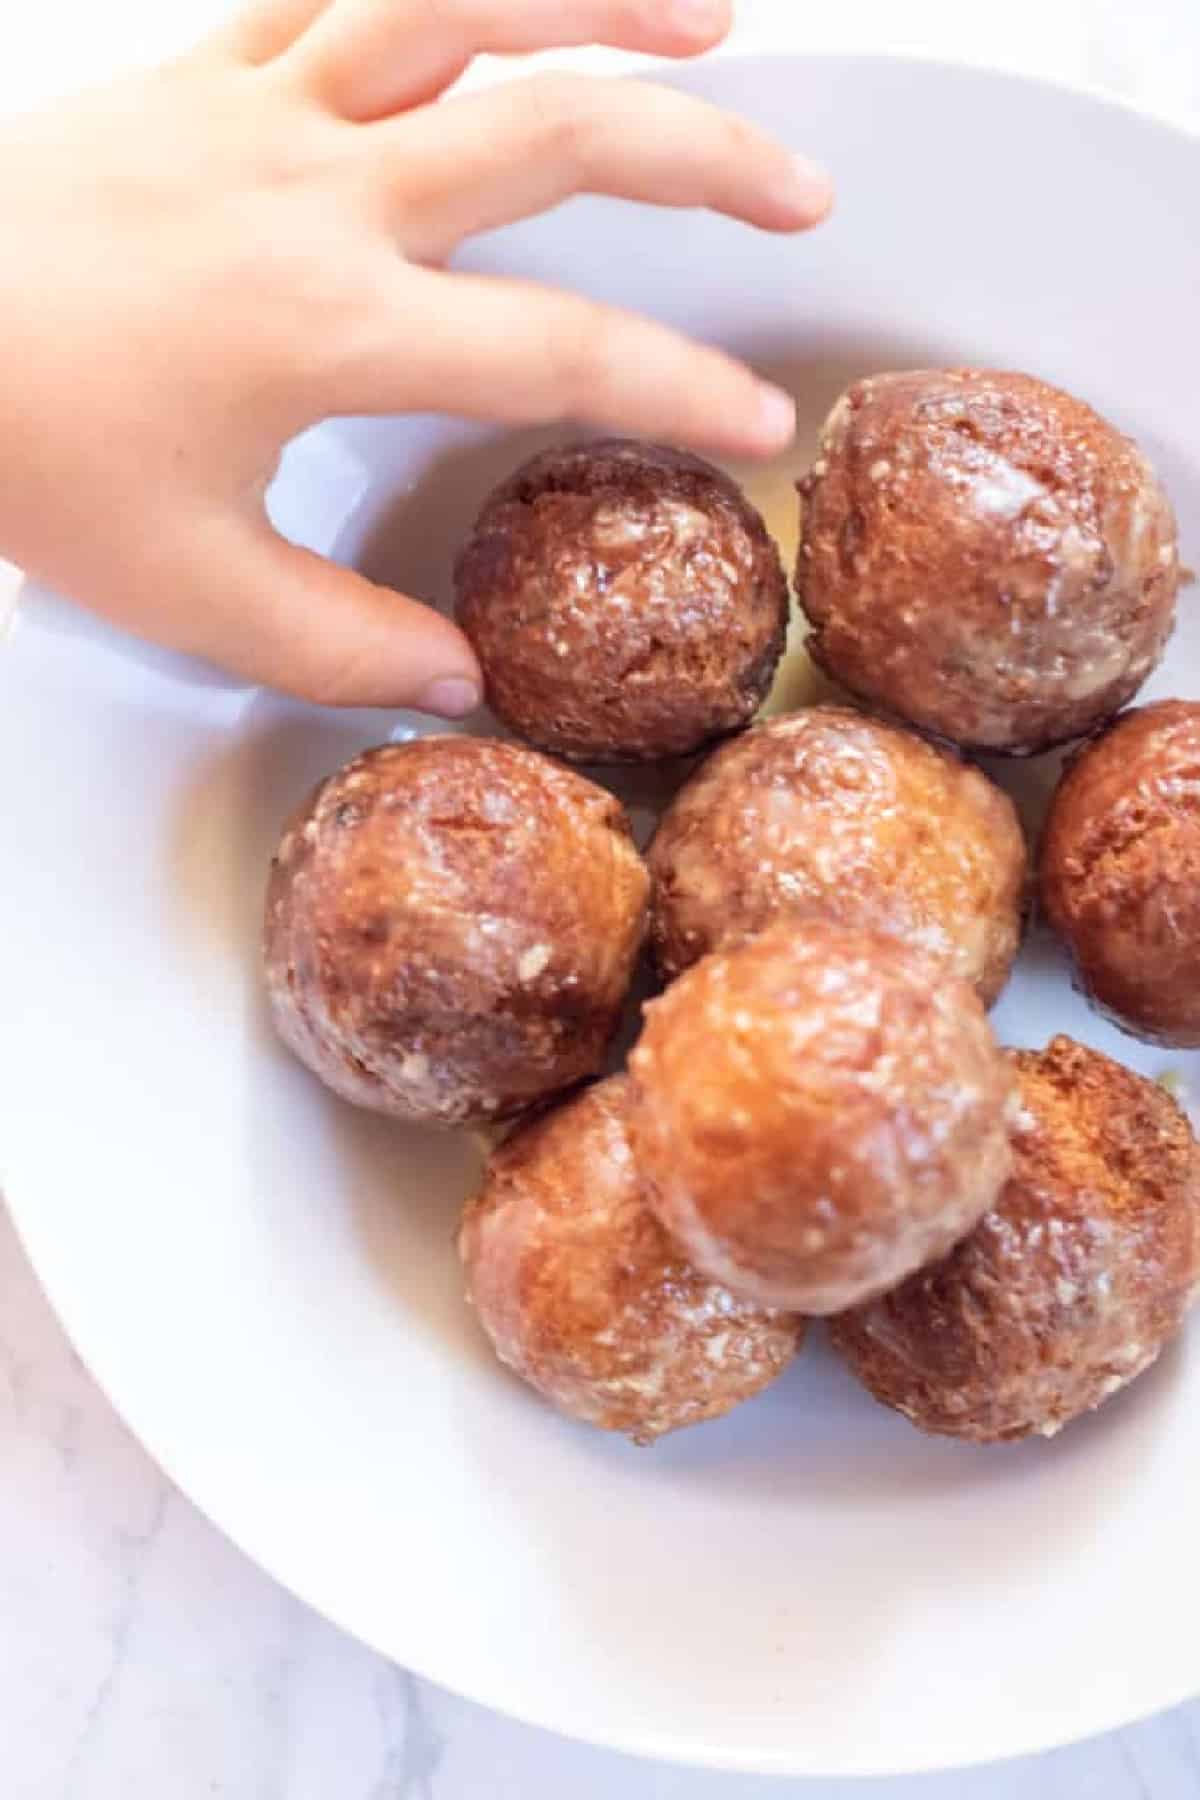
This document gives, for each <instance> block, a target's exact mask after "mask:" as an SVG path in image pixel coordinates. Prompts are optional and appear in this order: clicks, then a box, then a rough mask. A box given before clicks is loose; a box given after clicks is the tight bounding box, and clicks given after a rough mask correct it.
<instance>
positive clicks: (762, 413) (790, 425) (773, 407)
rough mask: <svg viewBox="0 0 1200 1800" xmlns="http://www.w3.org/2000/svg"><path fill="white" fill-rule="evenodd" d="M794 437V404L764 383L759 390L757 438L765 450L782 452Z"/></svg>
mask: <svg viewBox="0 0 1200 1800" xmlns="http://www.w3.org/2000/svg"><path fill="white" fill-rule="evenodd" d="M795 435H796V402H795V401H794V400H793V399H792V396H791V395H790V394H786V393H784V391H783V389H782V388H777V387H772V386H771V384H770V383H769V382H766V381H764V382H763V384H762V386H761V387H760V388H759V403H758V436H759V440H760V442H761V443H762V444H763V445H764V447H765V448H767V449H771V450H782V449H784V448H785V447H786V446H787V445H788V444H790V443H791V441H792V439H793V438H794V437H795Z"/></svg>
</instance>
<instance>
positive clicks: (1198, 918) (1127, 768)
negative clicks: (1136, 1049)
mask: <svg viewBox="0 0 1200 1800" xmlns="http://www.w3.org/2000/svg"><path fill="white" fill-rule="evenodd" d="M1040 885H1041V902H1042V909H1043V911H1044V912H1045V914H1046V917H1047V919H1048V920H1049V922H1050V924H1051V925H1052V926H1053V927H1054V929H1055V930H1056V931H1057V932H1058V933H1059V934H1060V935H1061V937H1062V938H1063V940H1064V942H1065V943H1066V945H1067V947H1068V949H1069V950H1070V952H1071V955H1072V957H1073V959H1074V962H1075V966H1076V969H1077V971H1078V975H1079V980H1080V983H1081V985H1082V987H1083V988H1084V990H1085V991H1086V992H1087V993H1088V994H1089V995H1090V996H1091V998H1092V999H1093V1000H1094V1001H1095V1003H1096V1004H1097V1005H1098V1006H1100V1007H1101V1008H1102V1009H1103V1010H1104V1011H1105V1012H1107V1013H1108V1014H1109V1015H1110V1016H1111V1017H1112V1018H1113V1019H1115V1021H1116V1022H1117V1024H1119V1025H1121V1026H1123V1027H1124V1028H1125V1030H1126V1031H1129V1032H1132V1033H1133V1034H1134V1035H1135V1036H1137V1037H1141V1038H1147V1039H1149V1040H1150V1041H1152V1042H1154V1043H1160V1044H1171V1045H1186V1046H1193V1047H1194V1046H1196V1045H1200V703H1197V702H1196V701H1189V700H1165V701H1160V702H1159V703H1158V704H1157V705H1154V706H1146V707H1141V708H1138V709H1135V710H1133V711H1131V712H1128V713H1125V714H1124V715H1123V717H1121V718H1120V719H1118V720H1117V721H1116V723H1115V724H1114V725H1113V726H1111V727H1110V729H1109V730H1108V731H1107V732H1105V733H1104V735H1103V736H1101V737H1099V738H1097V739H1096V740H1095V741H1094V742H1092V743H1090V744H1088V745H1087V746H1086V747H1085V749H1084V750H1083V752H1082V753H1081V755H1080V756H1079V757H1078V758H1077V759H1076V761H1075V762H1074V763H1073V764H1072V765H1071V766H1070V767H1069V768H1068V769H1067V771H1066V774H1065V775H1064V777H1063V779H1062V782H1061V783H1060V785H1059V788H1058V791H1057V793H1056V794H1055V797H1054V800H1053V802H1052V804H1051V808H1050V813H1049V817H1048V819H1047V823H1046V829H1045V833H1044V835H1043V839H1042V848H1041V856H1040Z"/></svg>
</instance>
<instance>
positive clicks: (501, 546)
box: [455, 438, 789, 762]
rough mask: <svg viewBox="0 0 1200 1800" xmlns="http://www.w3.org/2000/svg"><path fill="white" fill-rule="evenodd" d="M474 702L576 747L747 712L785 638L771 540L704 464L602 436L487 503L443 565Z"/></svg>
mask: <svg viewBox="0 0 1200 1800" xmlns="http://www.w3.org/2000/svg"><path fill="white" fill-rule="evenodd" d="M455 582H456V589H457V596H458V600H457V617H458V621H459V624H460V625H461V626H462V628H463V630H464V631H465V632H466V634H467V636H468V638H469V639H470V640H471V643H472V645H473V646H474V649H475V652H476V655H477V656H478V658H479V661H480V664H481V666H482V668H483V672H484V677H485V681H486V687H487V697H488V703H489V705H490V706H491V707H492V710H493V711H494V712H495V713H496V715H497V717H499V718H500V719H502V720H503V721H504V723H505V724H506V725H508V726H509V727H510V728H511V729H512V730H513V731H514V732H516V733H517V734H518V735H519V736H520V737H523V738H527V739H528V740H529V742H530V743H533V744H537V745H539V746H540V747H541V748H542V749H544V750H550V751H554V752H555V753H556V754H558V755H560V756H565V757H568V758H570V759H571V760H573V761H582V762H644V761H651V760H654V759H656V758H660V757H670V756H680V755H683V754H685V753H686V752H689V751H692V750H695V749H697V748H698V747H699V746H700V745H701V744H704V743H707V742H708V741H709V739H710V738H714V737H719V736H722V735H723V734H725V733H727V732H730V731H735V730H737V729H738V728H739V727H740V726H743V725H745V724H746V723H747V722H748V721H749V720H750V719H751V718H752V717H753V715H754V713H755V712H756V711H757V709H758V707H759V705H760V704H761V703H762V701H763V699H764V698H765V696H766V693H767V690H768V688H769V687H770V685H771V680H772V677H773V675H774V672H775V667H776V664H777V663H778V661H779V658H780V655H781V654H782V651H783V642H784V635H785V631H786V628H787V616H788V604H789V602H788V588H787V580H786V578H785V576H784V572H783V567H782V564H781V562H780V560H779V552H778V550H777V549H776V547H775V544H774V543H773V542H772V540H771V538H770V537H769V535H768V533H767V529H766V526H765V525H764V523H763V521H762V519H761V517H760V516H759V514H758V513H757V512H756V511H755V509H754V507H753V506H751V504H750V502H749V501H748V500H747V499H746V496H745V495H744V494H743V493H742V491H741V489H740V488H738V487H737V486H736V484H735V483H734V482H733V481H731V480H730V478H729V477H728V476H727V475H725V474H723V473H722V472H721V470H719V469H716V468H713V466H712V465H711V464H710V463H706V462H703V461H702V460H701V459H700V458H699V457H696V456H690V455H688V454H687V453H686V452H684V451H682V450H673V449H670V448H668V447H667V446H665V445H661V444H641V443H636V442H633V441H632V440H629V439H623V438H610V439H606V440H602V441H600V442H598V443H589V444H576V445H569V446H563V447H560V448H557V449H553V450H547V451H545V452H544V453H543V454H542V455H540V456H536V457H534V458H533V459H532V461H530V462H528V463H526V464H525V465H524V466H523V467H522V468H520V469H518V470H517V471H516V473H515V474H514V475H512V476H511V477H510V478H509V479H508V480H507V481H506V482H504V483H503V484H502V485H501V486H500V487H499V488H498V489H497V490H496V491H495V492H494V493H493V494H492V495H491V496H490V498H489V499H488V500H487V501H486V502H485V504H484V507H483V510H482V512H481V513H480V515H479V518H478V520H477V521H476V524H475V529H474V531H473V533H472V535H471V538H470V539H469V541H468V542H467V544H466V545H465V546H464V548H463V550H462V552H461V553H460V555H459V558H458V564H457V568H456V571H455Z"/></svg>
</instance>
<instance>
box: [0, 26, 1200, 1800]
mask: <svg viewBox="0 0 1200 1800" xmlns="http://www.w3.org/2000/svg"><path fill="white" fill-rule="evenodd" d="M785 9H786V11H787V12H788V13H789V14H790V15H791V18H792V19H793V20H796V19H801V18H802V19H803V35H804V38H805V40H806V41H807V42H809V43H811V44H812V45H813V46H814V47H817V48H820V47H838V48H875V49H881V48H883V49H902V50H909V51H914V52H922V53H927V54H934V55H939V56H943V57H950V58H956V57H957V58H967V59H970V60H972V61H976V62H987V63H994V64H998V65H1001V66H1004V67H1009V68H1017V69H1025V70H1029V71H1030V72H1035V73H1039V74H1044V75H1050V76H1059V77H1064V78H1066V79H1070V80H1083V81H1086V82H1087V83H1088V84H1089V85H1092V86H1096V87H1100V88H1106V89H1109V90H1111V91H1114V92H1116V93H1119V94H1121V95H1124V96H1126V97H1129V98H1132V99H1134V100H1136V101H1138V102H1139V103H1141V104H1143V105H1146V106H1149V107H1153V108H1156V109H1158V110H1161V111H1164V112H1167V113H1170V114H1173V115H1174V116H1176V117H1180V118H1190V119H1192V120H1195V121H1198V122H1200V0H1136V3H1134V4H1130V3H1129V0H1003V3H1002V4H997V5H994V6H989V7H986V8H985V7H979V6H977V5H974V4H972V0H838V4H836V5H834V6H828V5H826V6H819V5H818V4H816V0H742V8H741V13H742V18H741V23H740V26H739V35H740V36H741V38H742V40H743V42H744V43H745V45H746V47H748V48H753V47H755V45H756V43H762V42H764V41H766V40H768V39H769V37H770V34H771V30H772V20H773V18H774V20H775V23H776V26H777V23H778V13H779V12H782V11H784V10H785ZM221 10H222V8H221V4H220V0H157V4H153V5H152V4H150V3H149V0H107V3H105V4H94V3H93V0H42V3H41V5H40V6H39V7H37V8H24V7H23V8H21V9H20V10H19V11H18V9H17V8H16V7H15V5H14V4H13V0H8V4H7V5H5V6H3V7H2V8H0V107H4V108H11V107H13V106H19V105H22V104H24V103H26V102H27V101H28V100H29V99H30V98H33V97H37V96H39V95H41V94H49V93H53V92H55V91H61V90H62V89H63V88H66V87H69V86H71V85H73V84H77V83H79V82H82V81H85V80H87V79H89V78H90V77H92V76H94V75H97V74H100V73H103V72H104V71H105V70H107V69H109V68H113V67H116V66H119V65H120V64H122V63H124V62H128V61H131V60H134V59H142V58H145V57H149V56H152V55H154V54H156V53H158V52H159V51H160V50H164V49H167V48H170V47H171V46H172V45H174V44H177V43H179V42H181V41H185V40H186V38H187V37H188V36H190V35H192V34H193V33H194V32H195V31H197V30H199V29H202V28H203V27H204V26H205V25H206V24H207V23H208V22H209V21H211V19H212V18H214V17H215V16H216V15H217V14H218V13H219V12H220V11H221ZM791 30H792V32H793V33H794V32H795V31H796V30H797V26H796V25H795V24H794V23H793V24H792V25H791ZM1196 205H1197V228H1198V229H1200V193H1198V194H1197V200H1196ZM1115 229H1116V230H1117V231H1118V232H1119V221H1118V222H1117V223H1116V227H1115ZM784 1795H787V1796H791V1797H792V1800H835V1797H836V1800H866V1797H867V1796H870V1797H871V1800H1014V1797H1017V1796H1019V1800H1197V1797H1198V1796H1200V1703H1197V1704H1196V1705H1194V1706H1190V1707H1186V1708H1183V1709H1182V1710H1180V1711H1178V1712H1175V1713H1172V1714H1169V1715H1167V1716H1165V1717H1163V1718H1161V1719H1157V1720H1152V1721H1150V1722H1148V1723H1146V1724H1144V1725H1141V1726H1138V1727H1136V1728H1134V1729H1131V1730H1128V1731H1123V1732H1121V1733H1119V1734H1117V1735H1115V1736H1113V1737H1110V1738H1106V1739H1102V1740H1098V1741H1096V1742H1093V1743H1090V1744H1085V1745H1081V1746H1079V1747H1077V1748H1075V1749H1071V1750H1064V1751H1059V1752H1056V1753H1054V1754H1053V1755H1050V1756H1045V1757H1040V1758H1038V1759H1036V1760H1033V1761H1029V1762H1023V1763H1017V1764H1006V1765H1003V1766H1001V1767H998V1768H994V1769H986V1770H978V1771H972V1772H970V1773H966V1774H952V1775H946V1776H938V1777H931V1778H929V1779H906V1780H902V1781H896V1782H891V1783H858V1782H854V1783H824V1782H815V1783H809V1782H793V1781H778V1782H770V1781H756V1780H751V1779H744V1778H739V1777H730V1776H721V1775H709V1774H698V1773H694V1772H690V1771H687V1770H673V1769H665V1768H659V1767H654V1766H650V1765H640V1764H637V1763H634V1762H630V1761H628V1760H627V1759H625V1758H622V1757H618V1756H614V1755H608V1754H606V1753H603V1752H599V1751H595V1750H588V1749H583V1748H579V1747H577V1746H574V1745H571V1744H567V1743H563V1742H561V1741H559V1740H557V1739H555V1738H551V1737H547V1736H544V1735H543V1734H541V1733H538V1732H534V1731H530V1730H528V1729H526V1728H524V1727H521V1726H517V1725H513V1724H510V1723H509V1722H508V1721H506V1720H503V1719H499V1718H496V1717H494V1716H492V1715H491V1714H488V1713H486V1712H484V1711H482V1710H481V1709H479V1708H477V1707H474V1706H470V1705H467V1704H466V1703H465V1702H462V1701H459V1700H456V1699H454V1698H452V1697H450V1696H447V1695H445V1694H443V1693H440V1692H438V1691H437V1690H434V1689H431V1688H429V1687H428V1686H426V1685H425V1684H423V1683H421V1682H418V1681H415V1680H413V1678H412V1677H410V1676H409V1675H407V1674H405V1673H404V1672H403V1671H401V1670H399V1669H396V1668H393V1667H391V1666H390V1665H389V1664H387V1663H385V1662H383V1661H382V1660H381V1659H380V1658H379V1657H377V1656H375V1655H373V1654H372V1653H371V1652H369V1651H367V1650H364V1649H362V1648H361V1647H360V1646H359V1645H357V1644H355V1643H353V1642H352V1641H351V1640H350V1639H348V1638H346V1637H343V1636H342V1635H341V1633H340V1632H338V1631H336V1630H334V1629H333V1627H332V1626H329V1625H326V1624H325V1623H324V1622H323V1621H322V1620H320V1619H318V1618H317V1617H315V1616H314V1615H313V1614H312V1613H310V1612H308V1611H307V1610H306V1609H305V1608H304V1607H303V1606H301V1605H300V1604H299V1603H298V1602H296V1601H294V1600H292V1599H291V1598H289V1596H288V1595H286V1594H285V1593H283V1592H282V1591H281V1589H279V1588H278V1587H277V1586H276V1585H275V1584H274V1583H273V1582H272V1581H270V1580H268V1578H267V1577H266V1576H265V1575H262V1574H260V1573H259V1571H258V1570H257V1569H255V1568H254V1567H253V1566H252V1565H251V1564H250V1563H248V1562H247V1561H246V1560H245V1559H244V1558H243V1557H242V1556H241V1555H240V1554H239V1553H238V1552H237V1551H236V1550H234V1549H233V1548H232V1547H231V1546H230V1545H228V1544H227V1543H226V1542H225V1541H224V1539H223V1538H222V1537H221V1536H220V1535H219V1534H218V1533H217V1532H216V1531H215V1530H213V1528H212V1527H211V1526H210V1525H208V1524H207V1522H206V1521H205V1520H204V1519H202V1518H201V1517H200V1516H199V1515H198V1514H197V1512H196V1511H195V1509H194V1508H193V1507H192V1506H191V1505H190V1503H189V1502H188V1501H187V1500H185V1499H184V1498H183V1497H182V1496H181V1495H180V1494H179V1493H178V1492H177V1491H176V1490H175V1489H174V1488H172V1486H171V1485H170V1484H169V1483H168V1482H167V1481H165V1480H164V1479H163V1477H162V1476H161V1475H160V1473H159V1472H158V1470H157V1469H156V1468H155V1466H154V1465H153V1464H152V1463H151V1461H150V1460H149V1458H148V1457H147V1456H146V1455H145V1454H144V1452H143V1451H142V1450H141V1449H140V1448H139V1446H138V1445H137V1444H136V1443H135V1442H134V1441H133V1439H132V1438H131V1437H130V1435H129V1433H128V1432H127V1431H126V1430H125V1429H124V1427H123V1426H122V1424H121V1423H120V1421H119V1420H118V1419H117V1418H116V1416H115V1415H114V1413H113V1411H112V1409H111V1408H110V1407H109V1405H108V1403H107V1402H106V1400H105V1399H104V1398H103V1396H102V1395H101V1394H100V1393H99V1392H98V1391H97V1389H96V1388H95V1386H94V1385H93V1383H92V1382H91V1380H90V1379H89V1377H88V1375H87V1374H86V1372H85V1371H84V1370H83V1369H82V1368H81V1367H80V1365H79V1363H78V1361H77V1359H76V1358H75V1357H74V1355H73V1354H72V1352H71V1350H70V1349H69V1347H68V1345H67V1343H66V1341H65V1339H64V1337H63V1333H62V1331H61V1329H60V1328H59V1326H58V1324H57V1323H56V1321H55V1320H54V1318H53V1317H52V1316H51V1314H50V1311H49V1309H48V1307H47V1305H46V1302H45V1301H44V1299H43V1298H42V1296H41V1293H40V1291H39V1289H38V1287H37V1284H36V1282H35V1280H34V1277H33V1275H32V1273H31V1271H30V1268H29V1265H28V1263H27V1261H26V1259H25V1257H24V1254H23V1252H22V1251H21V1249H20V1246H19V1245H18V1243H17V1241H16V1239H15V1237H14V1235H13V1232H12V1228H11V1226H10V1225H9V1223H8V1220H7V1218H6V1216H5V1215H4V1214H3V1212H2V1211H0V1800H560V1797H562V1800H566V1797H567V1796H569V1797H570V1800H617V1797H618V1796H619V1797H620V1800H777V1797H782V1796H784Z"/></svg>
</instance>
